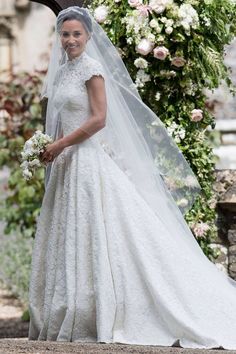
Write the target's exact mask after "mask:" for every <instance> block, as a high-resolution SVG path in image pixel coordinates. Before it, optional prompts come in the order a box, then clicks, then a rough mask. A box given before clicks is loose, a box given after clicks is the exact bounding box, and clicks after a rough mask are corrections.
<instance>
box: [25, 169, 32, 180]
mask: <svg viewBox="0 0 236 354" xmlns="http://www.w3.org/2000/svg"><path fill="white" fill-rule="evenodd" d="M32 176H33V174H32V172H30V171H29V170H28V169H24V170H23V177H24V178H25V179H30V178H31V177H32Z"/></svg>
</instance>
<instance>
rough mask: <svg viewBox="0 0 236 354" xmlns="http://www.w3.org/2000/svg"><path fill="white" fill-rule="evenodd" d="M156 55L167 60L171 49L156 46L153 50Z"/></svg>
mask: <svg viewBox="0 0 236 354" xmlns="http://www.w3.org/2000/svg"><path fill="white" fill-rule="evenodd" d="M153 53H154V57H155V58H157V59H159V60H165V58H166V57H167V55H168V54H169V50H168V49H167V48H166V47H164V46H163V47H156V48H155V49H154V50H153Z"/></svg>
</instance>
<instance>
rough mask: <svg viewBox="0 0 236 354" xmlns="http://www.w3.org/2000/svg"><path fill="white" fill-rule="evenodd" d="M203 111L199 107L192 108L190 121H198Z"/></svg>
mask: <svg viewBox="0 0 236 354" xmlns="http://www.w3.org/2000/svg"><path fill="white" fill-rule="evenodd" d="M202 113H203V111H202V110H201V109H193V110H192V112H191V121H192V122H199V121H200V120H202V118H203V114H202Z"/></svg>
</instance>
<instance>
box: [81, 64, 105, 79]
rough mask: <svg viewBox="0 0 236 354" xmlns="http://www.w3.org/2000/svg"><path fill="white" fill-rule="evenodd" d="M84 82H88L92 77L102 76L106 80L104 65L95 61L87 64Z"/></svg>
mask: <svg viewBox="0 0 236 354" xmlns="http://www.w3.org/2000/svg"><path fill="white" fill-rule="evenodd" d="M83 76H84V81H88V80H90V79H91V77H92V76H102V77H103V78H104V79H105V73H104V69H103V66H102V64H101V63H100V62H99V61H97V60H93V61H90V62H88V63H87V65H86V67H85V71H84V75H83Z"/></svg>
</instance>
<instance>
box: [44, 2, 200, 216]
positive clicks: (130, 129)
mask: <svg viewBox="0 0 236 354" xmlns="http://www.w3.org/2000/svg"><path fill="white" fill-rule="evenodd" d="M80 9H81V8H79V7H78V6H72V7H69V8H67V9H66V10H63V11H65V12H69V11H75V12H76V11H80ZM83 10H84V9H83ZM86 11H87V13H88V14H89V16H90V17H91V19H92V25H93V33H92V36H91V38H90V39H89V41H88V43H87V45H86V49H85V51H86V53H87V54H88V55H89V56H90V57H92V58H94V59H96V60H97V61H99V63H101V64H102V67H103V70H104V73H105V85H106V95H107V106H108V108H107V117H106V126H105V128H103V129H102V130H100V131H99V132H98V133H96V136H97V139H99V142H100V143H101V145H102V146H103V147H105V149H107V151H109V153H110V155H111V156H112V158H113V159H114V161H115V162H116V163H117V165H118V166H119V167H120V168H121V169H122V170H123V171H124V172H125V173H126V174H127V175H128V178H129V179H130V180H131V181H132V183H133V184H134V185H135V187H136V188H137V190H138V191H139V193H140V194H141V195H142V197H143V198H144V199H145V201H146V202H147V203H148V204H149V206H151V208H152V209H153V211H154V212H155V213H156V212H157V210H159V208H160V207H161V205H163V206H164V204H165V205H173V202H174V201H173V199H174V200H175V202H176V203H177V205H178V207H179V209H180V211H181V212H182V213H185V212H186V211H187V210H189V209H190V208H191V206H192V204H193V202H194V200H195V198H196V196H197V195H198V194H199V192H200V186H199V183H198V181H197V179H196V177H195V175H194V173H193V171H192V170H191V168H190V166H189V165H188V163H187V161H186V160H185V158H184V156H183V155H182V153H181V151H180V150H179V148H178V147H177V145H176V144H175V142H174V140H173V139H172V138H171V137H170V136H169V135H168V133H167V130H166V128H165V126H164V125H163V123H162V122H161V121H160V119H159V118H158V117H157V116H156V114H155V113H154V112H153V111H152V110H151V109H150V108H149V107H148V106H147V105H146V104H144V102H143V101H142V99H141V97H140V95H139V93H138V90H137V88H136V86H135V85H134V83H133V81H132V79H131V77H130V75H129V73H128V71H127V69H126V67H125V65H124V63H123V61H122V59H121V57H120V55H119V53H118V51H117V50H116V48H115V46H114V45H113V44H112V42H111V41H110V40H109V38H108V37H107V35H106V33H105V32H104V30H103V28H102V27H101V26H100V25H99V24H98V23H97V22H96V21H95V19H94V18H93V16H92V15H91V13H90V11H89V10H87V9H86ZM66 60H67V55H66V53H65V51H64V50H63V49H62V47H61V43H60V37H59V34H58V33H57V32H56V33H55V40H54V45H53V49H52V54H51V60H50V64H49V69H48V74H47V77H46V80H45V82H44V86H43V90H42V96H46V97H48V107H47V115H46V132H47V133H48V134H50V135H52V136H53V137H54V138H55V139H56V138H57V137H58V136H59V134H60V110H61V109H62V107H63V106H64V104H65V102H61V105H60V107H58V106H57V108H56V107H55V106H54V105H53V96H54V94H55V92H56V89H57V83H58V80H59V76H60V75H59V73H60V68H61V66H62V65H63V63H64V62H65V61H66ZM81 128H82V129H83V127H81ZM87 133H89V132H87ZM49 176H50V167H49V168H48V169H47V181H48V180H49ZM163 203H164V204H163Z"/></svg>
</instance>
